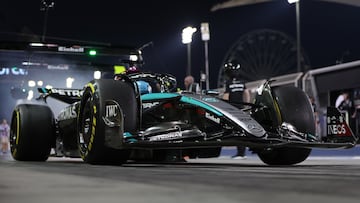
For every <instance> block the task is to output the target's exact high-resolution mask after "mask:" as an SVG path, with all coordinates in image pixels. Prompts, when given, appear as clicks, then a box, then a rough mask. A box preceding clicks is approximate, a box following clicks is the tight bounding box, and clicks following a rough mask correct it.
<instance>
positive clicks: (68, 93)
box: [37, 88, 83, 104]
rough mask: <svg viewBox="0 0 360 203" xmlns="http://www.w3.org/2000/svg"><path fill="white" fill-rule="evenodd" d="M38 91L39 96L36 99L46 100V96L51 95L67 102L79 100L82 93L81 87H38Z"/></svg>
mask: <svg viewBox="0 0 360 203" xmlns="http://www.w3.org/2000/svg"><path fill="white" fill-rule="evenodd" d="M38 91H39V93H40V96H39V97H38V98H37V100H43V101H45V102H46V100H47V98H48V97H52V98H54V99H57V100H59V101H62V102H65V103H67V104H72V103H74V102H77V101H80V99H81V96H82V94H83V90H82V89H63V88H51V89H48V88H38Z"/></svg>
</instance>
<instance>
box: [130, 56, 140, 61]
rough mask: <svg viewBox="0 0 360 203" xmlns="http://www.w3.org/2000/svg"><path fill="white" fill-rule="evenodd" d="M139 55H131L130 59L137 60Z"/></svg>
mask: <svg viewBox="0 0 360 203" xmlns="http://www.w3.org/2000/svg"><path fill="white" fill-rule="evenodd" d="M137 60H138V56H137V55H130V61H137Z"/></svg>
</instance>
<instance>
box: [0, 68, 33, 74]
mask: <svg viewBox="0 0 360 203" xmlns="http://www.w3.org/2000/svg"><path fill="white" fill-rule="evenodd" d="M27 74H28V71H27V70H25V69H23V68H18V67H15V66H14V67H11V68H7V67H3V68H1V69H0V76H1V75H27Z"/></svg>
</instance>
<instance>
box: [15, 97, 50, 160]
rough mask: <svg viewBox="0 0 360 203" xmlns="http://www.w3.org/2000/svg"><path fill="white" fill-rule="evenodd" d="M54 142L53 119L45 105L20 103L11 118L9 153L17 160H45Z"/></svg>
mask: <svg viewBox="0 0 360 203" xmlns="http://www.w3.org/2000/svg"><path fill="white" fill-rule="evenodd" d="M54 142H55V119H54V115H53V112H52V111H51V109H50V108H49V107H48V106H46V105H39V104H20V105H18V106H16V107H15V110H14V112H13V114H12V119H11V128H10V149H11V155H12V157H13V158H14V159H15V160H18V161H46V160H47V159H48V157H49V155H50V150H51V146H52V145H53V144H54Z"/></svg>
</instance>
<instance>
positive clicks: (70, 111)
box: [59, 106, 77, 120]
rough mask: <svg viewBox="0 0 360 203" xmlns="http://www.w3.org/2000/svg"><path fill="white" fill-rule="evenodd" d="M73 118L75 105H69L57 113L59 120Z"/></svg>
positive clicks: (74, 116) (75, 116)
mask: <svg viewBox="0 0 360 203" xmlns="http://www.w3.org/2000/svg"><path fill="white" fill-rule="evenodd" d="M74 118H77V113H76V107H75V106H69V107H67V108H65V109H64V110H63V111H61V112H60V114H59V119H60V120H67V119H74Z"/></svg>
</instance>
